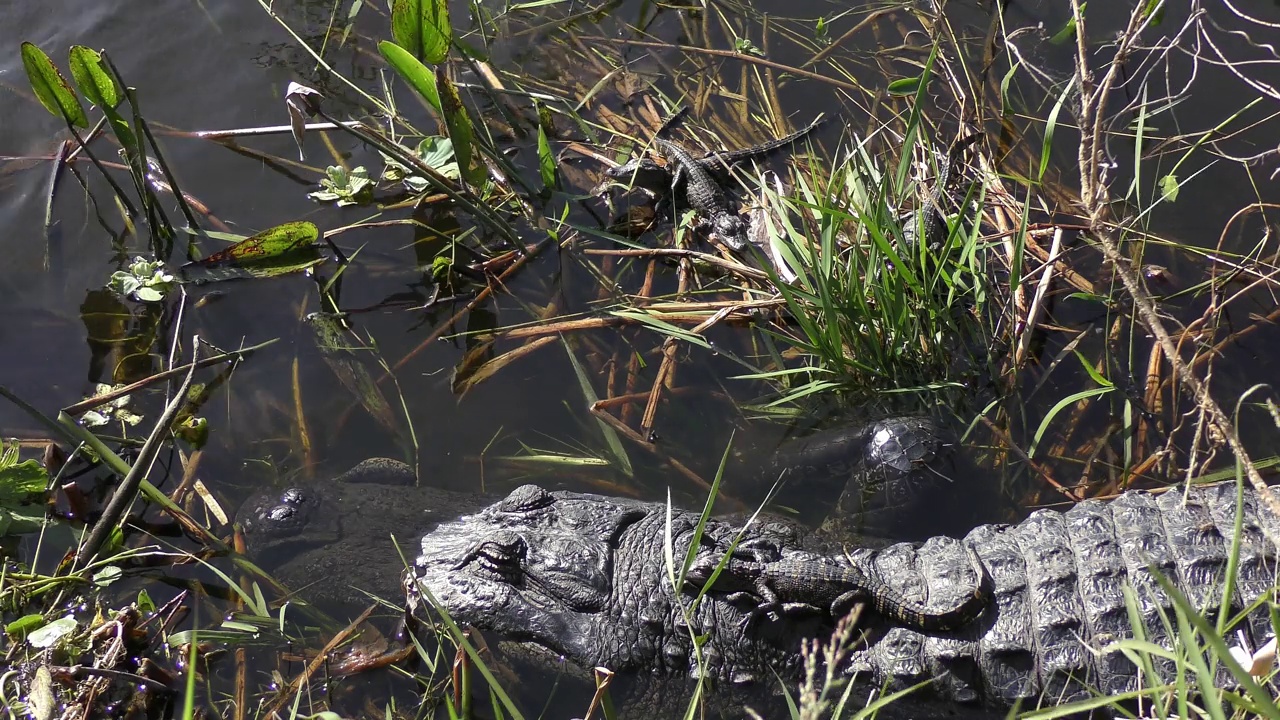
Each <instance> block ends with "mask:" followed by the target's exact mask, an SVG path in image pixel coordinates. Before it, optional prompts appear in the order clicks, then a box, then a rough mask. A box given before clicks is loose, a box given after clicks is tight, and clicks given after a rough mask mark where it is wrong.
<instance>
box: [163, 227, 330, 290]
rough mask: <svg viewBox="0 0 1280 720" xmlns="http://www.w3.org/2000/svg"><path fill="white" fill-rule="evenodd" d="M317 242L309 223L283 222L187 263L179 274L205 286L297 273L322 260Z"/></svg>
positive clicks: (318, 233) (316, 232)
mask: <svg viewBox="0 0 1280 720" xmlns="http://www.w3.org/2000/svg"><path fill="white" fill-rule="evenodd" d="M319 239H320V230H319V229H317V228H316V226H315V225H314V224H313V223H309V222H305V221H304V222H291V223H285V224H283V225H277V226H276V227H273V228H271V229H270V230H264V231H262V232H260V233H258V234H257V235H254V236H253V237H249V238H245V239H244V240H241V241H240V242H238V243H236V244H234V245H232V246H231V247H229V248H225V249H223V250H220V251H219V252H216V253H214V254H212V255H210V256H209V257H207V258H205V259H203V260H197V261H195V262H190V263H187V264H186V265H183V266H182V268H181V273H182V276H183V278H184V279H186V280H187V281H188V282H195V283H205V282H217V281H221V280H235V279H242V278H263V277H275V276H277V275H285V274H288V273H294V272H300V271H302V270H306V269H307V268H309V267H312V266H314V265H317V264H319V263H320V262H321V261H323V260H324V257H323V256H322V255H321V253H320V246H319V245H318V244H317V241H318V240H319Z"/></svg>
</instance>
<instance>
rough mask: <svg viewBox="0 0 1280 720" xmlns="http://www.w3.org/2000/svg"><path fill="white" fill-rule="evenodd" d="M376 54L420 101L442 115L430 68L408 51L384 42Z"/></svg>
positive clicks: (438, 95) (433, 76)
mask: <svg viewBox="0 0 1280 720" xmlns="http://www.w3.org/2000/svg"><path fill="white" fill-rule="evenodd" d="M378 52H380V53H382V57H383V59H385V60H386V61H387V64H388V65H390V66H391V67H392V68H393V69H395V71H396V72H397V73H400V77H402V78H404V79H405V81H406V82H408V83H409V85H410V86H411V87H413V89H414V90H416V91H417V92H418V94H419V95H421V96H422V99H424V100H426V101H427V103H428V104H429V105H431V107H433V108H435V109H436V112H438V113H441V114H443V113H444V110H443V109H442V108H441V107H440V92H439V91H438V90H436V76H435V73H433V72H432V71H431V68H428V67H427V66H426V65H423V64H422V62H421V61H419V60H418V58H416V57H414V56H413V55H412V54H411V53H410V52H409V51H408V50H405V49H404V48H402V47H400V46H399V45H397V44H395V43H392V42H387V41H386V40H383V41H382V42H380V43H378Z"/></svg>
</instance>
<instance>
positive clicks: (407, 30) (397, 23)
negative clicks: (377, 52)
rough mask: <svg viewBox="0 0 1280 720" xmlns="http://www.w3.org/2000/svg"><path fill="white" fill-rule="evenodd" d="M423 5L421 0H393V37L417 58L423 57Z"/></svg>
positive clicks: (397, 43)
mask: <svg viewBox="0 0 1280 720" xmlns="http://www.w3.org/2000/svg"><path fill="white" fill-rule="evenodd" d="M421 5H422V1H421V0H393V2H392V3H391V37H392V39H394V40H395V41H396V45H399V46H400V47H402V48H404V50H405V51H406V52H408V53H409V54H410V55H412V56H413V57H415V58H420V57H422V31H421V30H420V29H419V27H420V24H421V22H422V11H421V9H420V7H421ZM383 56H384V57H385V56H386V54H385V53H383Z"/></svg>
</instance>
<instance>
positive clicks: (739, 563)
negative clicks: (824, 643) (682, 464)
mask: <svg viewBox="0 0 1280 720" xmlns="http://www.w3.org/2000/svg"><path fill="white" fill-rule="evenodd" d="M966 553H967V554H968V556H969V562H970V564H971V565H972V567H973V570H974V574H975V576H976V577H977V578H978V581H977V583H976V584H975V585H974V589H973V593H971V594H970V595H969V596H968V597H966V598H965V600H964V601H963V602H962V603H960V604H959V605H957V606H956V607H955V608H952V609H951V610H945V611H942V612H931V611H929V610H926V609H925V608H924V606H922V605H920V604H919V603H915V602H912V601H910V600H908V599H906V598H905V597H903V596H902V595H901V594H900V593H899V592H898V591H896V590H894V589H893V588H891V587H889V586H888V585H886V584H885V583H884V581H882V580H880V578H879V577H876V576H875V575H874V573H871V572H864V571H863V569H862V568H861V567H859V566H858V565H857V564H855V563H853V562H850V563H845V562H841V561H840V560H837V559H835V558H830V557H826V556H823V555H818V554H815V553H809V552H802V551H792V552H788V553H786V554H785V555H783V556H781V557H779V558H778V559H775V560H772V561H763V562H762V561H757V560H745V559H742V558H740V557H738V556H737V554H735V555H734V556H732V557H730V559H729V560H728V561H726V562H725V563H724V568H723V569H722V570H721V571H720V574H719V575H718V576H716V578H715V584H714V585H713V586H712V590H713V591H716V592H725V593H728V594H729V599H730V600H731V601H737V600H739V599H743V598H746V597H752V596H753V597H757V598H759V604H758V605H757V606H756V608H755V610H753V611H752V614H751V616H749V617H748V619H747V624H749V623H751V622H754V621H756V620H758V618H759V617H760V616H761V615H768V616H769V617H770V618H772V619H775V620H776V619H778V618H780V617H781V616H782V615H784V614H792V613H796V612H814V611H827V612H830V613H831V616H832V617H834V618H837V619H838V618H841V617H844V616H845V615H846V614H848V613H849V612H850V611H852V610H853V609H854V607H855V606H856V605H857V604H859V603H863V602H868V601H869V602H870V603H871V605H872V607H874V608H875V610H876V612H878V613H879V614H880V615H881V616H882V617H884V618H885V619H887V620H890V621H892V622H894V623H897V624H899V625H902V626H904V627H908V628H911V629H913V630H918V631H920V632H924V633H936V632H949V631H951V630H956V629H958V628H960V627H963V626H965V625H967V624H968V623H970V622H973V621H974V620H976V619H977V618H978V616H980V615H981V614H982V611H983V610H984V609H985V608H986V606H987V604H988V603H989V602H990V601H991V597H992V582H991V577H990V575H988V574H987V571H986V568H985V567H983V565H982V563H981V562H980V561H979V560H978V559H977V557H976V556H975V555H974V553H973V551H972V550H970V549H967V548H966ZM722 557H723V556H722V555H719V554H716V553H710V554H704V555H701V556H700V557H698V558H697V559H696V560H695V561H694V563H693V565H692V567H690V569H689V572H688V574H687V575H686V580H687V582H689V583H691V584H692V585H694V586H697V587H701V586H704V585H706V583H707V582H708V581H710V580H711V575H712V573H714V572H715V569H716V567H717V566H718V565H719V564H720V562H721V559H722ZM744 629H745V628H744Z"/></svg>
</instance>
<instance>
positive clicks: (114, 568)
mask: <svg viewBox="0 0 1280 720" xmlns="http://www.w3.org/2000/svg"><path fill="white" fill-rule="evenodd" d="M123 576H124V571H123V570H121V569H120V566H118V565H108V566H106V567H104V568H102V569H101V570H99V571H98V572H96V573H94V574H93V584H94V585H97V586H98V587H106V586H108V585H110V584H111V583H113V582H115V581H117V580H119V579H120V578H121V577H123Z"/></svg>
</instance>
